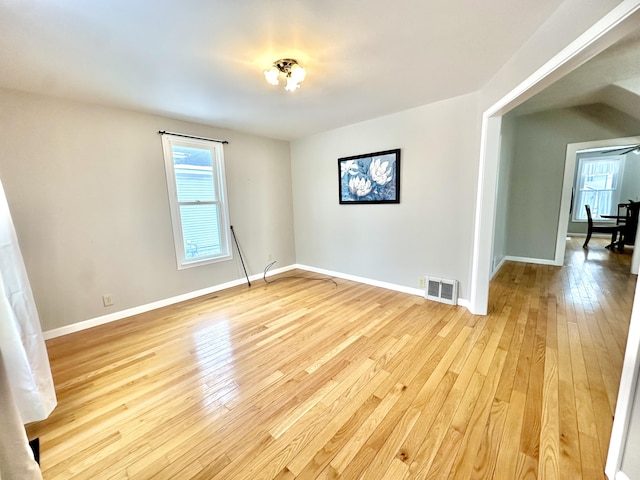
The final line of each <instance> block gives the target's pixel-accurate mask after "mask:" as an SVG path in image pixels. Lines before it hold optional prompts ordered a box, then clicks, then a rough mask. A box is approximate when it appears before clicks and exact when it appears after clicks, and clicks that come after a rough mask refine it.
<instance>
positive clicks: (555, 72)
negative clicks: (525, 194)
mask: <svg viewBox="0 0 640 480" xmlns="http://www.w3.org/2000/svg"><path fill="white" fill-rule="evenodd" d="M638 9H640V0H624V1H623V2H622V3H620V4H619V5H618V6H617V7H615V8H614V9H613V10H611V11H610V12H609V13H608V14H607V15H605V16H604V17H602V18H601V19H600V20H599V21H598V22H596V23H595V24H594V25H593V26H592V27H591V28H589V29H588V30H587V31H585V32H584V33H583V34H582V35H580V36H579V37H578V38H577V39H576V40H574V41H573V42H571V43H570V44H569V45H568V46H567V47H565V48H564V49H563V50H562V51H560V52H559V53H558V54H557V55H555V56H554V57H553V58H552V59H551V60H549V61H548V62H547V63H545V64H544V65H543V66H542V67H540V68H539V69H538V70H536V71H535V72H534V73H533V74H532V75H530V76H529V77H528V78H527V79H526V80H524V81H523V82H522V83H520V84H519V85H518V86H517V87H516V88H514V89H513V90H511V91H510V92H509V93H508V94H507V95H505V96H504V97H502V98H501V99H500V100H499V101H498V102H496V103H495V104H494V105H492V106H491V107H489V108H488V109H487V110H486V111H485V112H484V113H483V114H482V130H481V139H480V161H479V171H478V189H477V198H476V205H477V207H476V214H475V225H474V236H473V258H472V264H471V288H470V294H469V300H470V305H469V310H470V311H471V312H472V313H475V314H478V315H485V314H486V313H487V308H488V304H489V293H488V292H489V279H490V278H491V255H492V252H493V234H494V227H495V213H496V208H495V207H496V189H497V181H496V180H497V172H498V165H499V157H498V148H499V144H500V128H499V125H500V121H501V115H503V114H505V113H507V112H508V111H509V110H511V109H513V108H515V107H516V106H517V105H519V104H520V103H522V102H524V101H525V100H526V99H527V98H529V97H530V96H532V95H533V94H535V93H537V92H538V91H541V90H543V89H544V88H546V87H547V86H548V85H550V84H551V83H553V82H555V81H556V80H558V79H560V78H562V77H563V76H564V75H566V74H567V73H568V72H570V71H571V70H573V69H575V68H576V67H577V66H579V65H581V64H582V63H584V62H586V61H587V60H589V59H590V58H591V57H592V56H594V55H596V54H597V53H599V52H600V51H602V50H603V49H605V48H606V47H607V46H609V45H610V44H611V43H613V42H614V41H615V40H617V39H616V38H614V39H612V38H610V37H615V33H618V32H620V35H621V36H623V35H624V34H626V33H628V32H629V31H631V30H632V29H633V27H630V26H628V25H626V26H625V25H621V24H622V23H623V22H624V21H625V20H627V19H629V17H631V16H632V15H633V14H634V13H635V12H636V11H638ZM617 27H620V28H617ZM627 30H628V31H627ZM614 31H615V33H612V32H614ZM609 33H612V35H611V36H609V35H607V34H609Z"/></svg>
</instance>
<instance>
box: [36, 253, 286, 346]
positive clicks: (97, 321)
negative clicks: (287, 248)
mask: <svg viewBox="0 0 640 480" xmlns="http://www.w3.org/2000/svg"><path fill="white" fill-rule="evenodd" d="M294 268H296V266H295V265H289V266H288V267H282V268H278V269H274V270H270V271H269V273H270V274H277V273H283V272H287V271H289V270H293V269H294ZM262 275H263V274H262V273H258V274H256V275H251V276H249V280H251V281H254V280H259V279H261V278H262ZM246 281H247V279H246V278H239V279H237V280H232V281H230V282H225V283H221V284H219V285H214V286H212V287H207V288H203V289H201V290H196V291H193V292H188V293H184V294H182V295H177V296H175V297H171V298H165V299H163V300H158V301H156V302H151V303H147V304H146V305H140V306H139V307H133V308H127V309H125V310H120V311H118V312H113V313H110V314H108V315H102V316H100V317H96V318H90V319H89V320H83V321H81V322H77V323H73V324H71V325H66V326H64V327H60V328H54V329H53V330H47V331H46V332H43V336H44V339H45V340H48V339H50V338H56V337H61V336H62V335H68V334H70V333H75V332H80V331H82V330H86V329H87V328H91V327H97V326H98V325H103V324H105V323H110V322H115V321H116V320H122V319H123V318H127V317H131V316H133V315H139V314H141V313H145V312H149V311H151V310H155V309H157V308H162V307H166V306H168V305H173V304H175V303H180V302H184V301H185V300H191V299H192V298H196V297H201V296H203V295H208V294H210V293H213V292H219V291H220V290H225V289H227V288H231V287H236V286H238V285H242V284H243V283H246Z"/></svg>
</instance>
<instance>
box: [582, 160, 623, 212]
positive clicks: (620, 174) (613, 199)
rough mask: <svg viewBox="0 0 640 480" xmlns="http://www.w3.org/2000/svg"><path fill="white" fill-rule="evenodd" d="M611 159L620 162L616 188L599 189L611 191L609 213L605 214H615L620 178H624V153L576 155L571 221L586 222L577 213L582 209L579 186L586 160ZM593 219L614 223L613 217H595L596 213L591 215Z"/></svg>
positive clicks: (618, 199) (618, 198)
mask: <svg viewBox="0 0 640 480" xmlns="http://www.w3.org/2000/svg"><path fill="white" fill-rule="evenodd" d="M598 160H601V161H612V160H616V161H618V162H620V164H619V167H618V174H617V178H616V188H615V189H603V190H601V191H611V192H613V193H612V197H611V211H610V212H609V213H606V214H605V215H617V214H618V209H617V206H618V203H619V202H620V193H621V190H622V180H623V178H624V164H625V156H624V155H609V156H601V157H578V165H577V168H576V177H575V181H574V185H573V191H574V198H575V200H574V206H573V213H572V215H571V221H572V222H575V223H587V221H588V220H587V218H586V217H585V218H580V217H579V215H582V214H583V211H584V204H583V202H580V187H581V184H582V177H583V173H582V172H583V169H584V168H585V164H586V163H587V162H593V161H598ZM592 210H593V206H592ZM593 221H594V222H599V223H615V221H616V220H615V219H609V218H599V217H597V218H596V215H595V214H594V217H593Z"/></svg>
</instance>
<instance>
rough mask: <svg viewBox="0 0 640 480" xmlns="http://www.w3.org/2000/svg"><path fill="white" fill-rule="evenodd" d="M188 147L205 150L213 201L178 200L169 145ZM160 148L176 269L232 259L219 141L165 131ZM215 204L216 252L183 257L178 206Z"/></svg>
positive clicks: (221, 150) (225, 189) (171, 147)
mask: <svg viewBox="0 0 640 480" xmlns="http://www.w3.org/2000/svg"><path fill="white" fill-rule="evenodd" d="M174 146H181V147H191V148H199V149H204V150H209V151H210V152H211V158H212V160H213V181H214V183H215V185H214V186H215V191H216V192H218V198H217V199H216V200H214V201H197V202H178V189H177V185H176V172H175V168H174V160H173V147H174ZM162 149H163V153H164V165H165V172H166V174H167V190H168V194H169V207H170V211H171V223H172V225H173V241H174V245H175V251H176V263H177V267H178V270H183V269H185V268H190V267H197V266H201V265H208V264H211V263H216V262H223V261H227V260H231V259H233V251H232V248H231V233H230V230H231V229H230V227H229V225H230V223H229V207H228V201H227V184H226V179H225V168H224V151H223V146H222V143H220V142H215V141H211V140H204V139H196V138H185V137H180V136H177V135H171V134H168V133H165V134H163V135H162ZM212 204H217V205H219V208H218V212H219V216H218V229H219V232H220V241H221V250H222V252H221V253H220V254H216V255H211V256H207V257H200V258H196V259H193V258H187V256H186V253H185V249H184V235H183V229H182V219H181V216H180V206H181V205H203V206H205V205H212Z"/></svg>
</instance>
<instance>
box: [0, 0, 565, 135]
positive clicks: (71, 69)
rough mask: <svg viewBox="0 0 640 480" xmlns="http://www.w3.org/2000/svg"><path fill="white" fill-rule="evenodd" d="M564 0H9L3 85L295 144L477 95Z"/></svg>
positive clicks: (1, 38)
mask: <svg viewBox="0 0 640 480" xmlns="http://www.w3.org/2000/svg"><path fill="white" fill-rule="evenodd" d="M561 3H562V0H483V1H478V0H399V1H396V2H389V1H387V0H348V1H345V0H323V1H318V0H233V1H232V0H226V1H225V0H185V1H181V2H179V1H177V0H153V1H151V0H147V1H144V0H30V1H28V2H27V1H23V0H0V65H1V68H0V87H4V88H8V89H17V90H23V91H28V92H36V93H43V94H47V95H53V96H57V97H62V98H70V99H78V100H82V101H88V102H93V103H99V104H106V105H115V106H119V107H124V108H128V109H134V110H141V111H145V112H152V113H158V114H162V115H166V116H170V117H175V118H182V119H188V120H193V121H197V122H201V123H206V124H210V125H216V126H222V127H227V128H232V129H236V130H241V131H245V132H251V133H256V134H260V135H265V136H269V137H274V138H281V139H293V138H298V137H301V136H305V135H309V134H313V133H317V132H321V131H324V130H327V129H332V128H336V127H339V126H343V125H348V124H351V123H355V122H359V121H363V120H367V119H370V118H375V117H378V116H381V115H385V114H389V113H394V112H398V111H401V110H405V109H407V108H411V107H415V106H419V105H424V104H427V103H431V102H434V101H438V100H442V99H445V98H450V97H453V96H457V95H461V94H464V93H468V92H472V91H475V90H478V89H480V88H481V87H482V86H483V85H484V84H485V83H486V82H487V81H488V80H489V79H490V78H491V76H492V75H493V74H495V73H496V72H497V71H498V69H499V68H500V67H501V66H502V65H503V64H504V63H505V62H506V61H507V60H508V59H509V58H510V57H511V55H513V53H514V52H515V51H516V50H517V49H518V48H519V47H520V46H521V45H522V44H523V43H524V42H525V40H526V39H527V38H528V37H530V36H531V34H532V33H533V32H534V31H535V30H536V29H537V28H538V27H539V26H540V25H541V23H542V22H544V20H545V19H546V18H548V17H549V16H550V15H551V13H552V12H553V11H554V9H555V8H557V7H558V5H559V4H561ZM282 57H293V58H296V59H298V60H299V61H300V63H301V64H302V65H303V66H304V67H305V68H306V69H307V71H308V75H307V79H306V80H305V82H304V83H303V84H302V87H301V88H300V89H299V90H298V91H296V92H294V93H288V92H285V91H284V89H283V88H277V87H272V86H270V85H268V84H267V83H266V82H265V80H264V77H263V75H262V71H263V70H264V69H266V68H268V67H269V66H270V64H271V62H273V61H274V60H277V59H278V58H282Z"/></svg>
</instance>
